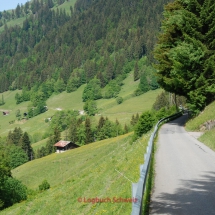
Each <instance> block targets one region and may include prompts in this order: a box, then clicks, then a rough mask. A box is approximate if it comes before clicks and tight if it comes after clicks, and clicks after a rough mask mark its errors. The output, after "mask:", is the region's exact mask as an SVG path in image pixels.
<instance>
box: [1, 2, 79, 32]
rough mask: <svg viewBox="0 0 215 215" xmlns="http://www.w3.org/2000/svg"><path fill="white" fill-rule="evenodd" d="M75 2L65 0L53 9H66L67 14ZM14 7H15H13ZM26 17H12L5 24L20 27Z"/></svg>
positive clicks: (2, 27) (2, 29) (2, 28)
mask: <svg viewBox="0 0 215 215" xmlns="http://www.w3.org/2000/svg"><path fill="white" fill-rule="evenodd" d="M75 2H76V0H68V1H65V2H64V3H63V4H62V5H60V6H55V7H54V8H53V10H57V8H58V9H59V10H60V9H62V10H64V9H65V10H66V13H67V14H69V15H70V14H71V11H70V6H72V7H73V8H74V5H75ZM14 9H15V8H14ZM25 19H26V17H21V18H16V19H13V20H10V21H8V22H7V26H8V27H13V26H16V25H18V26H20V27H22V25H23V22H24V21H25ZM3 31H4V25H3V26H1V27H0V33H1V32H3Z"/></svg>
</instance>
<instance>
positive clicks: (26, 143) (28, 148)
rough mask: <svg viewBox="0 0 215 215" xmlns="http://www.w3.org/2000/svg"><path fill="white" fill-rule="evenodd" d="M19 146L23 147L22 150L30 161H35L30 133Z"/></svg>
mask: <svg viewBox="0 0 215 215" xmlns="http://www.w3.org/2000/svg"><path fill="white" fill-rule="evenodd" d="M19 145H20V146H21V148H22V149H23V151H24V152H25V153H26V155H27V156H28V160H29V161H30V160H33V159H34V152H33V149H32V147H31V142H30V139H29V136H28V133H27V132H25V133H24V134H23V135H22V137H21V139H20V141H19Z"/></svg>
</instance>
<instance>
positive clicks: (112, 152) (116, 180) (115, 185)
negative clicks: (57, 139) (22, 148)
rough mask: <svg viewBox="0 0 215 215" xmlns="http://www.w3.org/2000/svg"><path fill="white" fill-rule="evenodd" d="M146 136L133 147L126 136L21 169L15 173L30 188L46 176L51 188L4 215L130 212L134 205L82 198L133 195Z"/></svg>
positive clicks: (48, 157) (55, 156)
mask: <svg viewBox="0 0 215 215" xmlns="http://www.w3.org/2000/svg"><path fill="white" fill-rule="evenodd" d="M147 138H148V136H145V137H143V138H142V140H141V141H138V142H137V143H133V144H132V145H131V144H130V143H129V140H130V137H129V135H128V134H127V135H123V136H119V137H116V138H112V139H107V140H103V141H100V142H96V143H92V144H89V145H86V146H83V147H81V148H78V149H75V150H70V151H67V152H65V153H63V154H52V155H50V156H47V157H44V158H41V159H37V160H34V161H32V162H29V163H27V164H25V165H23V166H20V167H18V168H17V169H15V170H13V176H14V177H16V178H17V179H19V180H21V181H22V182H23V183H24V184H26V185H27V186H28V187H29V188H31V189H34V190H35V189H38V185H39V184H40V183H41V182H42V181H43V180H44V179H47V180H48V182H49V183H50V184H51V189H50V190H48V191H45V192H43V193H39V194H37V195H36V196H31V197H30V198H29V199H28V200H27V201H24V202H22V203H20V204H16V205H14V206H12V207H11V208H8V209H7V210H5V211H2V212H1V213H0V214H7V215H9V214H16V215H18V214H22V215H23V214H28V215H29V214H65V215H67V214H74V215H75V214H114V215H116V214H120V215H121V214H123V215H126V214H130V213H131V203H98V204H92V203H86V202H83V198H84V197H85V198H86V199H88V198H90V199H92V198H95V197H98V198H110V199H111V200H112V199H113V198H114V197H116V198H120V197H121V198H131V181H133V182H136V181H137V180H138V179H139V164H141V163H143V153H144V151H145V149H146V143H147ZM119 172H120V173H119ZM126 177H127V178H126ZM130 180H131V181H130ZM78 198H82V202H78Z"/></svg>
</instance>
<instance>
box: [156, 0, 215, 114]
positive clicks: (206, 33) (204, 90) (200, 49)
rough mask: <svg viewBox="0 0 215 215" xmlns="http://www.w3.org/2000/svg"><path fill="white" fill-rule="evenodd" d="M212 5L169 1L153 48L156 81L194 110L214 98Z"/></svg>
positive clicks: (214, 67)
mask: <svg viewBox="0 0 215 215" xmlns="http://www.w3.org/2000/svg"><path fill="white" fill-rule="evenodd" d="M214 6H215V3H214V1H210V0H206V1H197V0H192V1H180V0H176V1H174V2H173V3H169V4H168V5H167V6H166V7H165V12H164V20H163V23H162V30H163V31H162V33H161V34H160V35H159V38H158V43H157V45H156V47H155V50H154V57H155V59H156V60H157V61H158V64H156V68H157V69H158V83H159V84H160V85H161V86H162V87H163V88H164V89H165V90H166V91H168V92H171V93H175V94H177V95H182V96H185V97H187V98H188V103H190V104H191V105H190V108H192V109H193V110H194V111H195V110H198V109H202V108H204V106H205V105H206V104H208V103H210V102H211V101H213V100H214V99H215V84H214V82H215V78H214V77H215V72H214V71H215V63H214V62H215V60H214V59H215V54H214V49H215V46H214V44H215V42H214V41H215V40H214V33H215V28H214V18H213V17H214ZM212 35H213V36H212Z"/></svg>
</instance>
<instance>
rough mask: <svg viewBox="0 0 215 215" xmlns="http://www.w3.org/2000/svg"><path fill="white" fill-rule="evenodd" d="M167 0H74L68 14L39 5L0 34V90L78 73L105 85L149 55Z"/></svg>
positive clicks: (81, 79) (65, 79)
mask: <svg viewBox="0 0 215 215" xmlns="http://www.w3.org/2000/svg"><path fill="white" fill-rule="evenodd" d="M87 2H89V3H90V4H86V3H87ZM167 2H168V1H167V0H161V1H159V2H152V1H148V0H147V1H138V0H135V1H132V3H131V2H130V1H128V0H126V1H125V0H123V1H122V0H120V1H117V2H116V1H113V0H108V1H105V0H100V1H98V0H97V1H86V0H85V1H80V0H79V1H77V3H76V5H75V7H74V11H73V10H72V14H73V15H72V16H71V17H69V16H68V15H67V14H66V12H64V11H62V10H56V12H54V11H55V10H52V9H50V8H49V5H48V4H45V5H43V6H41V5H40V6H39V7H38V9H37V11H36V12H35V13H34V12H33V14H31V15H30V16H29V17H27V18H26V20H25V21H24V23H23V26H22V27H19V26H14V27H7V26H5V30H4V32H3V33H2V34H1V35H0V41H1V43H0V54H1V55H0V91H1V92H3V91H5V90H8V89H17V88H18V89H21V88H23V86H27V87H28V88H31V87H32V86H34V85H35V84H39V85H40V84H42V83H44V82H46V81H47V80H51V79H54V80H55V81H57V80H58V79H62V80H63V82H64V84H65V86H66V85H68V83H69V80H70V79H71V81H72V80H73V79H75V78H78V83H77V84H78V85H79V86H80V85H81V84H83V83H87V82H88V81H89V80H90V79H92V78H94V77H97V78H99V79H100V81H101V84H102V86H104V85H106V84H107V83H108V82H109V81H110V80H112V79H115V78H116V77H118V76H120V75H123V74H125V73H127V72H129V71H130V70H131V69H133V68H130V65H131V64H130V62H131V61H134V62H135V61H138V60H139V59H140V58H142V56H143V55H145V54H147V55H148V56H150V52H151V50H152V48H153V46H154V43H155V40H156V32H157V31H158V30H159V26H160V19H161V14H162V11H163V5H164V3H167ZM101 8H102V10H101Z"/></svg>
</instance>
